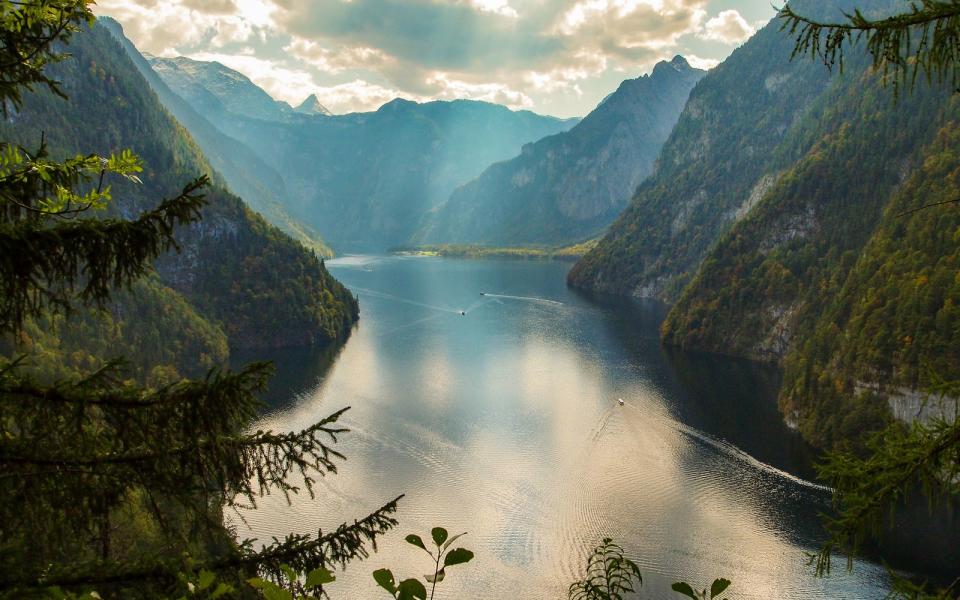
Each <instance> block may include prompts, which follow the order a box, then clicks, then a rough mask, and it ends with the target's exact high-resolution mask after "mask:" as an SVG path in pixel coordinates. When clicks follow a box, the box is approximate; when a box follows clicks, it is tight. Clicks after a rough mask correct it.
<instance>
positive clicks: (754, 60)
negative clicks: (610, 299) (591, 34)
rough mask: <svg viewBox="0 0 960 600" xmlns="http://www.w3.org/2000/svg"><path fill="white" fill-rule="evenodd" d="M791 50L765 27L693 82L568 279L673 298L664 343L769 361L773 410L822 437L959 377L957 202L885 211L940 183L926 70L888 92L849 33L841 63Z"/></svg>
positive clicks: (951, 118) (945, 131)
mask: <svg viewBox="0 0 960 600" xmlns="http://www.w3.org/2000/svg"><path fill="white" fill-rule="evenodd" d="M798 4H802V6H799V7H798V9H799V8H803V9H804V11H805V12H807V13H808V14H814V15H817V14H827V13H828V10H827V9H828V8H829V7H828V6H826V5H825V3H821V2H807V3H798ZM890 4H891V3H880V4H878V5H876V6H887V5H890ZM818 11H819V12H818ZM792 47H793V39H792V38H791V37H790V36H789V35H787V34H785V33H784V32H781V31H780V30H779V25H778V24H777V23H772V24H771V25H768V26H767V27H766V28H764V29H763V30H761V31H760V32H759V33H758V34H757V35H755V36H754V37H753V38H752V39H751V40H749V41H748V42H747V43H746V44H744V46H743V47H742V48H740V49H739V50H737V51H736V52H734V53H733V55H731V57H730V58H729V59H728V60H727V61H726V62H725V63H723V64H722V65H720V66H719V67H717V68H716V69H715V70H713V71H712V72H711V73H710V74H708V75H707V77H705V78H704V80H703V81H702V82H701V83H700V85H698V87H697V88H696V89H695V90H694V92H693V94H692V95H691V99H690V102H689V103H688V105H687V108H686V109H685V112H684V115H683V116H682V117H681V119H680V122H679V124H678V126H677V128H676V129H675V130H674V133H673V135H672V136H671V139H670V140H669V141H668V142H667V145H666V146H665V147H664V151H663V153H662V155H661V157H660V163H659V168H658V171H657V173H656V174H655V175H654V176H653V177H652V178H651V179H650V180H649V182H648V183H647V184H645V185H643V186H641V189H640V190H639V191H638V193H637V195H636V196H635V198H634V200H633V202H632V203H631V206H630V207H629V208H628V210H627V211H626V213H625V214H624V215H623V216H622V217H621V218H620V219H619V220H618V222H617V223H616V224H615V225H614V226H613V227H612V228H611V231H610V233H609V234H608V235H607V236H606V238H604V239H603V240H602V241H601V242H600V244H598V246H597V248H596V250H594V251H593V252H591V253H590V254H588V255H587V256H586V257H585V259H584V260H583V261H581V263H579V264H578V265H577V266H576V267H575V268H574V269H573V271H572V272H571V274H570V282H571V283H572V284H573V285H577V286H581V287H586V288H591V289H596V290H599V291H610V292H615V293H622V294H629V295H634V296H656V297H660V298H662V299H665V300H668V301H675V305H674V306H673V308H672V310H671V312H670V314H669V315H668V317H667V319H666V321H665V322H664V324H663V330H662V333H663V336H664V339H665V341H666V342H667V343H669V344H673V345H678V346H681V347H683V348H686V349H690V350H702V351H709V352H718V353H724V354H731V355H737V356H746V357H749V358H753V359H759V360H764V361H770V362H774V363H779V364H781V365H784V366H785V368H786V376H785V380H784V388H783V391H782V394H781V408H782V409H783V411H784V412H785V414H786V415H787V416H788V418H789V420H790V421H791V422H795V423H796V424H797V426H798V427H799V428H800V430H801V432H802V433H803V434H804V436H805V437H806V438H807V439H808V440H810V441H812V442H814V443H815V444H817V445H819V446H821V447H830V446H833V445H835V444H839V443H844V442H846V441H848V440H851V439H855V438H856V437H857V436H858V435H859V434H860V433H862V432H864V431H865V430H868V429H872V428H875V427H877V426H879V425H880V424H882V423H883V422H884V421H885V420H887V419H889V418H890V415H891V409H890V407H889V406H888V403H889V402H897V403H899V404H898V406H912V407H914V410H915V407H916V405H918V403H919V400H920V399H921V398H922V396H923V394H924V393H925V392H927V391H929V390H930V389H932V382H933V381H934V380H935V377H936V376H942V377H956V376H957V375H958V374H960V362H958V360H957V357H956V356H955V352H954V351H953V350H952V348H953V347H954V345H955V343H956V341H957V340H956V339H955V337H956V334H957V326H956V324H955V322H954V319H955V316H954V308H953V306H954V304H955V303H956V302H957V300H960V299H958V298H956V283H955V281H954V279H955V277H956V272H957V269H956V265H955V262H954V261H955V260H956V256H957V252H958V243H960V238H957V237H956V227H957V225H956V223H954V221H953V217H954V216H955V215H953V212H951V211H953V210H954V209H928V210H925V211H920V212H918V213H915V214H911V215H908V216H905V217H898V216H897V215H899V214H900V213H902V212H904V211H905V210H906V209H907V208H908V207H910V206H918V205H921V204H925V203H932V202H937V201H941V200H944V199H948V198H950V197H955V196H953V194H955V191H954V190H952V188H951V186H952V185H954V184H953V183H952V178H953V177H954V176H955V175H954V174H953V169H955V168H956V165H955V164H954V162H953V161H954V156H953V155H954V152H955V144H956V140H957V136H956V133H955V127H956V125H955V120H956V118H957V114H958V113H957V107H956V105H955V102H956V101H955V100H954V99H951V98H952V97H951V90H949V89H945V88H941V87H938V86H934V85H929V84H927V83H925V82H921V83H918V85H917V86H916V87H915V88H914V89H912V90H911V92H910V93H902V94H900V96H899V97H898V98H895V95H894V91H893V89H892V88H891V87H890V86H888V85H884V83H885V82H884V81H883V79H882V77H881V75H880V74H878V73H874V72H873V71H872V69H871V68H870V62H871V61H870V57H869V56H868V55H867V53H866V52H865V51H864V50H863V48H862V47H861V48H856V47H854V48H853V49H852V50H851V51H850V52H849V53H848V54H847V56H846V62H845V69H844V71H843V72H842V73H839V72H834V73H831V72H830V71H829V70H828V69H826V68H825V67H824V66H823V64H822V63H819V62H817V61H811V60H808V59H801V58H797V59H794V60H793V61H791V60H790V51H791V49H792ZM782 88H790V90H791V91H790V93H789V94H788V95H787V96H781V95H779V92H780V90H781V89H782ZM934 140H936V141H934ZM934 374H936V376H935V375H934ZM900 412H903V410H902V409H900Z"/></svg>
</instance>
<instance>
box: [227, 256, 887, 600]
mask: <svg viewBox="0 0 960 600" xmlns="http://www.w3.org/2000/svg"><path fill="white" fill-rule="evenodd" d="M327 265H328V266H329V267H330V268H331V271H332V273H333V274H334V275H335V276H336V277H337V278H338V279H340V280H341V281H342V282H344V284H346V285H347V286H348V287H349V288H350V289H351V290H353V291H354V293H355V294H357V295H358V296H359V298H360V301H361V307H362V315H361V320H360V323H359V325H358V327H357V328H356V330H355V331H354V332H353V334H352V335H351V337H350V339H349V341H348V342H347V343H346V345H345V346H344V348H343V349H342V350H340V351H339V352H337V353H336V354H329V353H318V352H314V351H310V350H297V351H286V352H278V353H277V354H276V356H275V357H274V358H275V359H276V360H277V361H278V367H279V373H278V377H277V378H276V380H275V381H274V384H273V390H272V392H271V395H270V402H271V410H270V412H268V413H267V414H266V415H265V416H264V418H263V419H262V421H261V422H260V423H257V424H256V427H258V428H261V427H262V428H271V429H274V430H283V431H288V430H298V429H301V428H304V427H307V426H309V425H311V424H313V423H315V422H316V421H318V420H319V419H320V418H322V417H323V416H326V415H327V414H329V413H332V412H334V411H336V410H338V409H340V408H342V407H345V406H351V407H352V409H351V410H350V411H349V412H348V413H347V415H346V416H345V417H344V419H343V423H344V424H346V426H348V427H349V428H350V429H351V430H352V431H351V432H350V433H348V434H345V435H344V436H343V437H342V439H341V443H340V444H339V445H338V446H337V447H338V449H339V450H340V451H342V452H343V453H344V454H346V455H347V457H348V460H347V461H345V462H343V463H342V464H341V465H340V466H341V468H340V473H339V474H337V475H335V476H330V477H327V478H325V479H324V480H322V481H321V482H319V483H318V485H317V488H316V492H317V494H316V498H315V499H313V500H311V499H310V498H309V497H308V496H306V495H302V496H300V497H296V498H294V501H293V505H292V506H288V505H287V504H286V502H285V500H284V499H283V497H282V496H269V497H266V498H264V499H263V500H262V501H261V502H260V506H259V508H258V509H256V510H252V511H246V512H244V513H243V517H244V518H245V519H246V521H247V524H244V523H241V522H240V521H239V520H238V519H236V518H234V519H233V522H234V525H235V526H236V527H237V532H238V535H239V537H240V538H245V537H257V538H260V539H264V540H269V539H270V538H271V536H274V535H277V536H282V535H285V534H286V533H287V532H291V531H293V532H300V533H316V531H317V529H319V528H323V529H324V530H325V531H326V530H330V529H332V528H333V527H335V526H336V525H338V524H339V523H341V522H343V521H352V519H354V518H359V517H361V516H364V515H366V514H367V513H368V512H370V511H371V510H373V509H375V508H377V507H378V506H379V505H380V504H382V503H385V502H387V501H388V500H390V499H392V498H394V497H395V496H397V495H399V494H406V497H405V498H404V499H403V501H402V502H401V504H400V511H399V513H398V515H397V516H398V518H399V520H400V526H399V527H398V528H397V529H396V530H395V531H393V532H391V533H390V534H388V535H387V537H386V541H385V543H383V544H382V545H381V547H380V552H379V553H378V554H375V555H373V556H372V557H371V558H370V559H369V560H366V561H363V562H356V563H353V564H351V565H350V566H349V568H348V570H347V571H346V572H345V573H338V574H337V575H338V580H337V582H336V583H335V584H334V585H333V586H332V587H330V591H331V593H334V594H335V596H336V597H340V598H353V599H366V598H385V597H386V593H385V592H383V590H379V589H378V588H376V586H375V583H374V582H373V579H372V578H371V576H370V573H371V571H373V570H374V569H377V568H380V567H389V568H391V569H392V570H393V572H394V574H396V575H397V576H398V577H400V578H407V577H415V576H422V575H423V574H424V573H427V572H428V567H430V565H428V564H427V560H428V559H427V557H426V556H425V555H423V554H422V553H421V552H420V551H419V550H417V549H416V548H414V547H413V546H409V545H407V544H406V543H404V542H403V536H405V535H406V534H408V533H419V534H421V535H426V534H428V533H429V529H430V528H431V527H433V526H436V525H441V526H445V527H447V528H448V529H450V530H451V533H454V532H460V531H468V532H469V535H467V536H466V537H465V538H462V540H461V541H462V545H463V546H465V547H467V548H469V549H472V550H474V551H475V552H476V555H477V556H476V559H474V561H473V562H471V563H469V564H468V565H466V566H461V567H456V568H452V569H451V570H450V572H449V573H448V577H447V579H446V580H445V581H444V582H443V583H442V584H441V585H439V586H438V588H437V596H436V597H437V598H445V599H454V598H457V599H468V598H469V599H487V598H489V599H494V598H497V599H506V598H510V599H530V600H533V599H544V598H561V597H565V596H566V588H567V586H568V585H569V584H570V583H571V582H572V581H574V580H575V579H576V578H577V577H578V576H580V575H582V571H583V568H584V562H585V557H586V554H587V553H588V551H589V550H590V549H591V548H592V547H593V546H594V545H596V544H597V543H599V542H600V540H601V538H603V537H605V536H610V537H612V538H614V539H615V540H616V541H617V542H619V543H621V544H622V545H623V546H624V547H625V548H626V550H627V554H628V556H630V557H631V558H634V559H635V560H636V561H637V562H638V564H639V565H640V567H641V569H642V571H643V576H644V587H643V590H644V594H643V597H647V598H658V597H665V596H667V595H668V594H670V593H672V592H669V586H670V584H671V583H672V582H673V581H676V580H678V579H687V580H690V581H691V582H693V583H700V584H701V585H706V584H707V583H708V582H707V581H700V580H701V579H704V578H710V579H711V580H712V578H713V577H720V576H723V577H727V578H729V579H731V580H733V582H734V584H733V587H732V588H731V592H734V591H735V592H736V594H735V596H736V597H738V598H778V599H801V598H804V599H805V598H813V597H818V598H826V597H829V598H882V597H884V595H885V593H886V589H885V584H886V575H885V574H884V571H883V569H881V568H880V567H879V566H876V565H873V564H869V563H858V564H857V566H856V569H855V571H854V572H853V573H852V574H850V573H846V572H845V571H844V570H843V568H842V564H840V563H838V564H837V569H836V570H835V572H834V574H833V576H832V577H830V578H829V579H817V578H815V577H813V575H812V569H811V567H808V566H807V564H806V557H805V554H804V553H805V552H808V551H812V550H814V549H815V548H816V546H817V544H818V543H819V542H820V541H821V539H822V535H823V534H822V531H821V529H820V526H819V521H818V520H817V513H818V512H819V511H821V510H824V509H825V508H826V507H827V505H828V500H829V494H828V492H827V491H825V490H824V489H822V488H820V487H818V486H815V485H813V484H810V483H808V482H807V481H806V480H807V479H810V478H811V473H810V461H811V453H810V450H809V449H808V448H807V446H806V445H805V444H803V443H802V441H801V440H800V438H799V437H798V436H797V435H796V434H795V433H794V432H792V431H790V430H789V429H788V428H787V427H786V426H785V425H784V424H783V421H782V419H781V417H780V416H779V414H778V412H777V407H776V389H777V383H778V382H777V380H776V375H775V374H774V373H771V372H768V371H765V370H763V369H760V368H758V367H756V366H755V365H752V364H750V363H746V362H741V361H734V360H728V359H723V358H718V357H708V356H705V355H689V354H683V353H677V352H672V351H667V350H666V349H664V348H663V347H662V346H661V344H660V342H659V341H658V337H657V327H658V324H659V322H660V320H661V319H662V316H663V312H662V308H661V307H659V306H658V305H653V304H648V305H642V306H637V305H619V306H607V305H603V304H599V303H597V302H594V301H591V300H589V299H587V298H584V297H582V296H580V295H578V294H577V293H575V292H573V291H570V290H568V289H567V288H566V286H565V284H564V275H565V273H566V270H567V269H568V268H569V264H568V263H562V262H523V261H516V262H509V261H494V260H489V261H465V260H452V259H443V258H412V257H346V258H343V259H338V260H333V261H328V262H327ZM481 294H485V295H481ZM461 311H463V312H464V313H465V314H463V315H462V314H461ZM628 324H629V325H630V326H629V327H628ZM239 358H240V359H241V360H242V359H243V357H239ZM618 398H622V399H623V400H624V405H623V406H619V405H618V402H617V400H618ZM841 562H842V561H841ZM430 568H432V567H430Z"/></svg>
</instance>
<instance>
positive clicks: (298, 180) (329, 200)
mask: <svg viewBox="0 0 960 600" xmlns="http://www.w3.org/2000/svg"><path fill="white" fill-rule="evenodd" d="M131 47H132V46H131ZM147 60H148V61H149V64H150V65H151V66H152V67H153V69H154V71H155V73H156V74H157V75H158V76H159V78H160V79H161V80H162V81H163V82H164V83H165V84H166V85H167V86H168V87H169V88H170V89H171V90H172V91H173V92H175V95H176V96H178V98H179V99H180V100H181V101H184V102H186V104H188V105H189V106H190V107H191V108H192V109H193V110H194V111H195V112H196V113H198V114H199V115H201V116H202V117H203V118H204V119H205V120H206V121H208V122H209V123H210V124H212V125H213V126H214V127H215V128H216V129H217V130H218V131H219V132H220V133H221V134H222V135H224V136H227V137H228V138H230V139H234V140H237V141H238V142H239V145H240V146H241V147H244V148H247V149H249V150H250V151H252V152H253V153H254V154H255V155H256V156H257V157H258V162H260V163H265V164H266V165H267V167H268V169H269V170H270V171H271V174H270V179H271V180H273V181H275V178H274V177H273V173H276V174H277V175H279V177H280V179H281V182H282V183H281V184H280V185H279V186H278V187H279V188H280V189H282V190H283V195H282V197H281V203H282V205H283V208H284V210H285V212H287V213H288V214H290V215H292V216H293V217H294V218H295V219H296V220H298V221H300V222H302V223H304V224H305V225H307V226H308V227H310V228H312V229H315V230H317V231H320V232H322V234H323V236H324V239H325V240H327V241H328V242H329V243H330V244H332V245H333V246H334V247H335V248H336V249H338V250H380V251H382V250H386V249H388V248H390V247H392V246H397V245H403V244H407V243H409V241H410V239H411V237H412V236H413V234H414V233H415V232H416V231H417V229H418V227H419V226H420V225H421V223H423V221H424V218H425V215H426V214H427V212H428V211H430V210H432V209H434V208H436V207H437V206H438V205H440V204H442V203H443V202H444V201H446V199H447V198H448V197H449V195H450V193H451V192H452V191H453V190H454V189H455V188H456V187H457V186H459V185H461V184H463V183H465V182H467V181H469V180H470V179H472V178H474V177H476V176H477V175H479V174H480V173H481V172H482V171H483V170H484V169H485V168H486V167H488V166H489V165H490V164H492V163H494V162H497V161H500V160H504V159H506V158H510V157H511V156H515V155H516V154H517V153H518V152H520V149H521V147H522V146H523V145H524V144H527V143H529V142H533V141H536V140H539V139H541V138H543V137H545V136H549V135H552V134H555V133H559V132H561V131H566V130H567V129H569V128H570V127H572V126H574V125H575V124H576V123H577V122H578V120H577V119H557V118H554V117H546V116H541V115H537V114H534V113H532V112H529V111H512V110H509V109H507V108H505V107H503V106H499V105H496V104H490V103H486V102H473V101H466V100H458V101H453V102H428V103H424V104H418V103H416V102H410V101H406V100H400V99H398V100H394V101H392V102H389V103H387V104H385V105H384V106H383V107H381V108H380V109H379V110H377V111H375V112H371V113H354V114H349V115H330V114H329V111H328V110H326V108H324V107H323V105H322V104H320V102H319V101H318V100H317V98H316V96H311V97H309V98H307V100H306V101H304V103H303V104H302V105H300V106H299V107H297V108H296V109H293V108H291V107H290V106H289V105H288V104H286V103H284V102H278V101H276V100H274V99H273V98H271V97H270V96H269V95H268V94H267V93H266V92H265V91H263V90H262V89H260V88H259V87H257V86H256V85H255V84H253V83H252V82H251V81H250V80H249V79H248V78H246V77H245V76H243V75H242V74H240V73H237V72H236V71H233V70H231V69H229V68H227V67H225V66H223V65H221V64H219V63H214V62H198V61H194V60H190V59H187V58H182V57H181V58H156V57H150V58H148V59H147ZM161 99H162V100H163V101H164V102H165V103H167V104H170V105H171V106H173V105H175V104H176V103H177V101H176V100H170V99H167V100H164V99H163V98H161ZM171 110H173V108H171ZM187 127H188V129H191V126H190V125H187ZM222 151H223V152H224V153H226V154H230V150H229V149H228V148H222ZM237 162H244V161H243V160H238V161H237ZM250 170H251V171H253V176H255V177H258V178H260V179H263V177H260V175H259V172H260V170H261V167H259V166H258V165H256V164H254V163H250ZM229 179H230V178H229V177H228V181H229Z"/></svg>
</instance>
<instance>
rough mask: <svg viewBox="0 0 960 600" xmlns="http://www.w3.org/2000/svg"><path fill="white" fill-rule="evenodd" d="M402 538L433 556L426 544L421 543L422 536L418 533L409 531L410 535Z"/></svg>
mask: <svg viewBox="0 0 960 600" xmlns="http://www.w3.org/2000/svg"><path fill="white" fill-rule="evenodd" d="M403 539H405V540H407V543H408V544H413V545H414V546H416V547H417V548H423V550H424V551H426V553H427V554H429V555H430V556H433V552H430V551H429V550H427V546H426V545H425V544H424V543H423V538H421V537H420V536H419V535H417V534H415V533H411V534H410V535H408V536H407V537H405V538H403Z"/></svg>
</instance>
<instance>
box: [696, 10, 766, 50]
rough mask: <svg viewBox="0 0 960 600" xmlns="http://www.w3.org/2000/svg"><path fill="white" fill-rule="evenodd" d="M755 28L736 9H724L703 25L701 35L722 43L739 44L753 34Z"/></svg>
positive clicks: (706, 38)
mask: <svg viewBox="0 0 960 600" xmlns="http://www.w3.org/2000/svg"><path fill="white" fill-rule="evenodd" d="M755 32H756V30H755V29H754V28H753V26H751V25H750V24H749V23H747V20H746V19H744V18H743V16H742V15H741V14H740V13H739V12H738V11H736V10H733V9H731V10H725V11H722V12H721V13H720V14H718V15H717V16H715V17H713V18H712V19H710V20H709V21H707V22H706V24H705V25H704V26H703V33H702V34H701V37H702V38H703V39H705V40H714V41H717V42H723V43H724V44H731V45H732V44H739V43H740V42H742V41H744V40H746V39H747V38H749V37H750V36H751V35H753V34H754V33H755Z"/></svg>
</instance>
